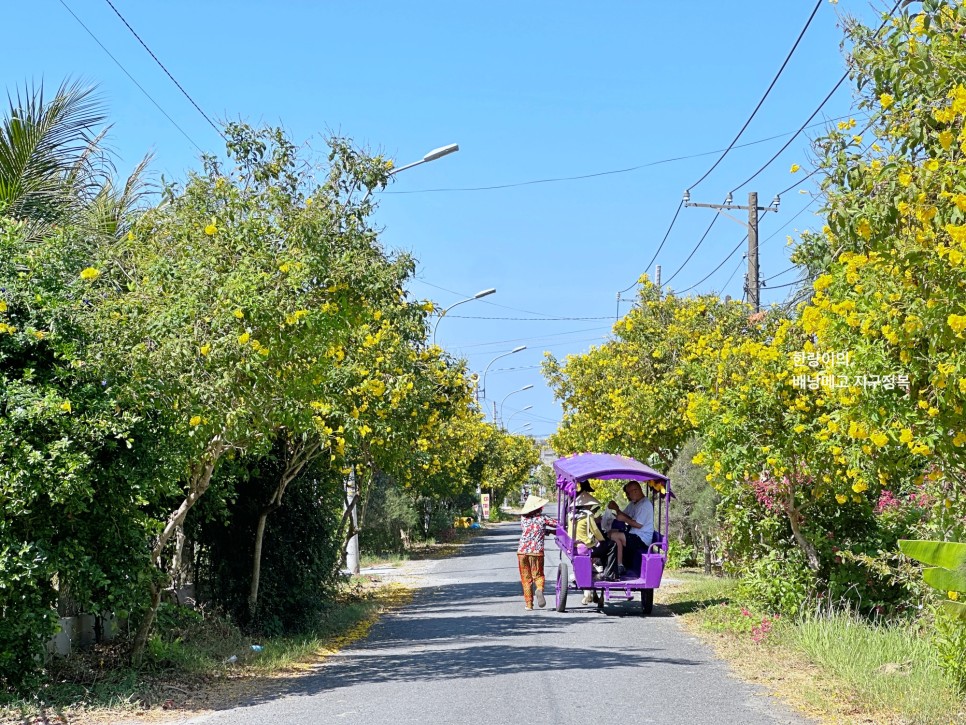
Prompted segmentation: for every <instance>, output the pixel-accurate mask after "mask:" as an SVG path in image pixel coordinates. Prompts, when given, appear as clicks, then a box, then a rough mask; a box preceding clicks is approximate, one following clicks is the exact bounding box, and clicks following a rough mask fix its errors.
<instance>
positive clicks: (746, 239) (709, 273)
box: [677, 234, 748, 295]
mask: <svg viewBox="0 0 966 725" xmlns="http://www.w3.org/2000/svg"><path fill="white" fill-rule="evenodd" d="M746 241H748V235H747V234H746V235H745V236H744V238H743V239H742V240H741V241H740V242H738V246H736V247H735V248H734V249H732V250H731V252H730V253H729V254H728V256H727V257H725V258H724V259H722V260H721V263H720V264H718V266H717V267H715V268H714V269H712V270H711V271H710V272H708V274H706V275H705V276H704V278H703V279H702V280H701V281H700V282H697V283H695V284H693V285H691V286H690V287H688V288H687V289H683V290H681V291H680V292H678V293H677V294H679V295H683V294H684V293H685V292H690V291H691V290H693V289H694V288H695V287H700V286H701V285H702V284H704V283H705V281H706V280H707V279H708V278H709V277H710V276H711V275H713V274H714V273H715V272H717V271H718V270H719V269H721V268H722V267H724V266H725V264H726V263H727V262H728V260H729V259H731V258H732V257H733V256H734V253H735V252H737V251H738V250H739V249H741V245H742V244H744V243H745V242H746ZM744 259H745V255H742V256H741V261H744ZM740 264H741V262H739V266H740ZM731 276H732V277H734V274H733V273H732V275H731ZM730 281H731V278H730V277H729V278H728V282H730ZM727 286H728V283H727V282H726V283H725V287H727ZM722 289H724V287H722Z"/></svg>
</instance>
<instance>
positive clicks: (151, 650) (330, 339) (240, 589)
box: [0, 82, 538, 703]
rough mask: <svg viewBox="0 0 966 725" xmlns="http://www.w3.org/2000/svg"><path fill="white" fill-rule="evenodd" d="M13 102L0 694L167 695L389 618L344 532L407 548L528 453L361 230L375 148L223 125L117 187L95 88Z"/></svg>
mask: <svg viewBox="0 0 966 725" xmlns="http://www.w3.org/2000/svg"><path fill="white" fill-rule="evenodd" d="M9 99H10V100H9V108H8V109H7V110H6V112H5V113H3V114H2V116H0V613H2V617H0V700H3V701H6V702H16V701H24V698H26V700H28V701H36V700H37V698H38V697H41V695H38V694H37V693H54V695H56V697H55V699H62V698H61V697H60V695H61V694H63V693H75V694H76V695H77V697H78V698H82V697H87V696H90V697H93V698H95V699H96V700H98V701H100V700H102V699H103V697H102V694H101V693H109V691H110V689H111V688H112V687H114V686H115V685H117V686H119V687H120V688H121V690H123V691H124V692H125V693H127V694H125V698H126V699H127V700H128V701H133V700H131V699H130V698H131V697H133V699H134V700H140V701H142V702H151V703H156V702H157V701H158V699H159V698H158V697H157V696H154V695H151V696H145V697H141V696H139V695H137V694H133V695H132V693H136V692H137V687H136V686H134V685H136V684H137V683H138V682H139V681H140V680H141V678H142V677H143V678H145V679H146V681H147V680H150V678H151V676H152V675H151V673H153V672H156V671H163V672H169V671H180V670H184V672H185V673H186V674H190V673H194V672H196V671H207V669H208V668H209V667H210V666H211V664H212V663H215V664H217V663H218V662H220V661H221V660H223V659H225V658H228V657H231V656H236V657H237V658H238V659H237V660H236V662H243V661H247V660H248V658H247V657H243V655H244V654H245V646H244V644H245V643H247V642H251V643H257V642H259V641H268V640H267V638H272V639H271V641H272V642H284V641H291V642H306V643H307V644H305V645H304V646H305V647H308V648H309V649H312V648H314V647H315V646H316V640H317V639H319V638H321V640H325V638H327V637H330V636H331V635H332V633H333V632H335V631H341V630H342V629H344V627H345V626H346V625H348V624H349V623H351V622H353V621H357V620H358V621H364V620H365V619H366V618H367V617H368V614H369V612H370V611H372V608H373V607H374V606H377V604H374V603H373V602H370V601H369V600H368V599H366V598H361V599H360V598H359V597H358V596H355V595H351V593H350V594H347V593H346V589H345V586H346V585H345V578H344V576H343V575H342V574H341V570H342V569H343V567H344V562H345V552H346V546H347V542H348V541H349V540H350V539H351V538H352V537H353V536H354V535H356V534H358V535H359V537H360V542H361V548H362V550H363V551H366V552H369V553H371V554H401V553H404V552H407V551H409V550H411V549H413V548H414V547H416V546H418V545H419V543H420V542H422V541H428V540H441V539H442V537H444V536H446V535H447V532H449V531H450V530H451V529H452V528H453V522H454V519H455V518H456V517H459V516H465V515H468V514H469V513H471V511H472V506H473V504H474V501H475V489H476V486H477V485H482V486H484V488H485V490H487V491H488V492H490V493H491V494H492V496H493V500H494V501H502V500H503V498H504V497H505V496H506V495H508V494H509V493H510V492H511V491H519V490H520V489H521V487H522V486H523V485H524V484H525V482H526V480H527V477H528V475H529V473H530V470H531V469H532V468H533V467H534V466H535V465H536V464H537V462H538V451H537V448H536V446H535V445H534V443H533V441H531V440H530V439H529V438H527V437H526V436H515V435H510V434H508V433H506V432H504V431H502V430H499V429H497V428H496V427H495V426H493V425H491V424H489V423H487V422H486V421H485V420H484V417H483V415H482V412H481V411H480V409H479V406H478V405H476V404H475V402H474V384H475V383H474V381H473V379H471V377H470V375H469V371H468V370H467V366H466V362H465V360H462V359H457V358H454V357H452V356H450V355H449V354H447V353H446V352H445V351H443V350H442V349H441V348H439V347H438V346H436V345H434V344H432V343H431V342H430V340H429V336H428V331H429V330H430V329H431V328H430V325H431V324H432V322H433V321H434V315H436V314H437V310H436V307H435V305H434V304H433V302H432V301H431V300H419V299H413V298H412V297H411V296H410V295H409V294H408V293H407V291H406V286H407V284H408V283H409V282H410V280H411V279H412V275H413V273H414V270H415V260H413V259H412V258H411V257H409V256H408V255H407V254H402V253H394V252H390V251H387V250H386V249H384V248H383V247H382V245H381V243H380V240H379V235H378V232H377V230H376V229H374V228H372V226H371V224H370V218H371V213H372V211H373V208H374V207H373V201H372V194H371V192H372V191H374V190H377V189H380V188H383V187H384V186H385V185H386V184H388V183H389V181H390V171H391V170H392V162H391V161H390V160H388V159H385V158H382V157H379V156H372V155H369V154H367V153H365V152H364V151H362V150H360V149H357V148H355V147H354V146H353V145H352V144H351V143H350V142H349V140H347V139H344V138H337V137H332V138H330V139H328V149H327V152H326V153H325V154H323V155H322V156H318V155H317V154H315V153H314V152H311V151H310V150H308V149H307V148H304V149H303V148H299V147H297V146H296V145H295V144H294V143H293V142H292V141H291V140H289V139H288V138H287V137H286V136H285V134H284V133H283V132H282V131H281V130H279V129H277V128H267V127H266V128H255V127H251V126H248V125H246V124H244V123H230V124H227V125H226V126H225V127H224V136H225V139H226V142H227V143H226V149H225V152H224V153H223V154H210V155H205V156H203V157H202V159H201V160H200V163H199V167H198V168H197V169H196V170H194V171H192V172H191V173H189V174H188V175H187V177H186V178H185V179H182V180H178V181H170V182H166V183H164V184H162V185H157V184H154V183H153V182H152V181H151V178H150V176H149V175H148V174H149V168H150V166H149V160H147V159H146V160H145V162H144V163H143V164H142V165H140V166H139V167H138V168H137V169H136V171H135V172H134V174H133V175H132V176H131V177H129V178H127V179H121V178H118V177H117V174H116V170H115V168H114V165H113V159H112V157H111V155H110V152H109V151H108V150H107V149H108V148H109V147H108V146H107V142H106V140H105V137H104V135H103V133H102V129H104V128H105V126H106V123H107V121H108V116H107V112H106V110H105V108H104V106H103V104H102V103H101V102H100V101H99V99H98V97H97V95H96V93H95V91H94V90H93V89H91V88H88V87H86V86H83V85H80V84H77V83H69V82H68V83H65V84H63V85H61V86H60V87H58V88H56V89H53V90H51V89H48V88H44V87H42V86H40V87H30V86H28V87H25V88H23V89H21V90H18V91H16V92H13V93H11V94H10V95H9ZM353 512H354V513H355V516H353V515H352V513H353ZM285 638H292V639H291V640H286V639H285ZM306 638H308V639H306ZM301 646H303V645H299V647H301ZM239 648H240V649H241V652H237V651H235V650H237V649H239ZM284 649H285V646H282V650H283V651H284ZM229 650H232V652H231V653H229ZM274 650H275V645H273V646H272V647H271V648H269V649H267V650H266V649H263V650H262V652H261V653H260V654H261V655H262V656H261V658H260V660H259V658H255V659H253V660H252V661H253V662H258V661H262V662H269V661H273V660H274V657H275V655H274V654H273V652H274ZM279 656H283V655H282V654H280V655H279ZM61 657H66V658H67V659H66V660H61V659H60V658H61ZM233 664H234V663H233ZM252 666H255V665H252ZM118 683H120V684H118ZM125 683H127V684H125ZM131 683H134V685H131ZM169 684H170V683H169ZM129 685H131V686H129ZM172 687H175V686H172ZM72 688H73V689H72ZM175 691H177V690H176V689H175ZM69 696H70V697H73V696H74V695H73V694H70V695H69ZM104 696H107V697H109V695H104ZM118 696H120V695H118ZM44 697H46V696H44Z"/></svg>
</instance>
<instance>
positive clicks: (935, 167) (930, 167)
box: [926, 159, 939, 171]
mask: <svg viewBox="0 0 966 725" xmlns="http://www.w3.org/2000/svg"><path fill="white" fill-rule="evenodd" d="M926 170H927V171H939V161H938V160H937V159H929V161H927V162H926Z"/></svg>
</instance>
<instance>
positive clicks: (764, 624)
mask: <svg viewBox="0 0 966 725" xmlns="http://www.w3.org/2000/svg"><path fill="white" fill-rule="evenodd" d="M671 576H672V577H673V578H674V579H678V580H680V581H681V582H682V583H681V584H680V585H676V586H672V587H667V588H664V587H662V589H660V590H658V591H659V592H660V595H659V596H660V601H661V602H663V603H665V604H666V605H667V606H669V608H670V609H672V610H673V611H674V612H675V613H676V614H679V615H680V616H681V620H680V621H681V622H682V623H683V624H684V626H685V627H686V628H687V629H689V630H690V631H692V632H693V633H695V634H698V635H700V636H701V637H702V638H703V639H704V640H705V641H706V642H707V643H709V644H710V645H711V646H712V647H713V648H714V649H715V651H716V653H717V654H718V655H719V656H721V657H723V658H724V659H727V660H728V661H729V662H730V664H731V665H732V667H733V669H734V670H735V671H736V672H737V673H738V674H739V675H740V676H742V677H743V678H744V679H747V680H749V681H753V682H757V683H760V684H762V685H764V686H766V687H768V688H770V689H771V690H772V691H773V692H774V693H775V694H776V695H778V696H779V697H780V698H782V699H783V700H785V701H786V702H788V703H790V704H791V705H793V706H794V707H796V708H798V709H799V710H801V711H803V712H805V713H807V714H809V715H811V716H813V717H817V718H820V719H821V720H823V721H825V722H874V723H896V724H898V723H903V724H908V723H923V724H926V725H928V724H931V723H944V724H946V723H966V699H964V698H963V697H962V695H961V694H958V693H957V691H956V688H955V686H954V685H953V683H952V682H951V680H950V679H949V678H948V677H947V676H945V675H944V673H943V672H942V671H941V670H940V668H939V666H938V663H937V658H936V654H935V652H934V650H933V647H932V646H931V644H930V642H929V640H928V633H925V634H923V633H921V632H919V631H917V630H916V629H914V628H913V627H911V626H887V625H884V624H873V623H870V622H868V621H866V620H864V619H862V618H860V617H858V616H856V615H854V614H852V613H850V612H848V611H832V612H829V611H823V612H815V613H812V614H810V615H808V616H803V617H799V618H775V617H772V616H770V615H769V614H768V613H766V612H762V611H759V610H755V608H754V607H751V606H743V605H742V604H741V603H740V602H737V601H735V596H734V594H735V587H736V581H734V580H729V579H725V578H718V577H708V576H704V575H702V574H697V573H682V572H679V571H676V572H673V573H672V574H671Z"/></svg>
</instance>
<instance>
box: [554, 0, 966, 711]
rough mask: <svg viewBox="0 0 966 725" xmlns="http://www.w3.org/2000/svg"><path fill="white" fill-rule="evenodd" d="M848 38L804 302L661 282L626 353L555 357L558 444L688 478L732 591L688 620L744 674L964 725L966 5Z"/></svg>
mask: <svg viewBox="0 0 966 725" xmlns="http://www.w3.org/2000/svg"><path fill="white" fill-rule="evenodd" d="M844 27H845V30H846V35H847V38H846V40H847V43H846V45H847V47H848V48H849V57H848V63H849V68H850V78H851V82H852V84H853V91H854V93H855V96H856V98H857V103H856V109H855V117H854V118H850V119H843V120H840V121H838V122H837V123H835V124H830V125H829V128H828V129H827V131H826V132H825V133H824V134H823V135H822V136H820V137H819V138H817V139H816V140H815V141H814V144H813V147H814V162H815V163H814V169H813V171H812V173H811V174H808V175H809V176H813V175H814V176H816V177H817V178H818V179H820V182H819V192H818V193H817V194H816V195H815V196H814V197H813V201H814V202H816V209H817V212H818V214H819V215H820V216H821V217H822V218H823V220H824V224H823V225H822V226H821V229H820V231H817V232H802V233H801V234H798V235H797V237H794V238H793V237H789V240H788V241H789V245H790V246H792V256H791V259H792V261H793V262H794V264H795V265H796V266H797V267H798V271H799V282H798V285H797V287H795V288H793V292H792V294H791V295H790V297H789V299H788V301H787V303H786V304H784V305H776V306H773V307H771V308H769V309H767V310H761V311H757V310H753V309H751V308H750V307H749V306H748V305H747V304H745V303H743V302H741V301H738V300H725V299H721V298H719V297H718V296H717V295H714V294H707V295H701V296H696V297H692V296H678V295H675V294H674V292H673V290H669V289H662V288H658V287H657V286H655V285H654V284H653V283H652V282H651V281H650V280H649V279H648V277H647V276H646V275H644V276H642V277H641V278H640V285H639V291H638V297H637V300H636V302H635V304H634V305H633V307H632V309H631V310H630V311H629V312H628V313H627V314H626V315H625V316H624V317H623V318H621V319H620V320H618V321H617V322H616V323H615V325H614V338H613V340H611V341H609V342H607V343H605V344H602V345H600V346H598V347H595V348H592V349H591V350H590V351H589V352H588V353H586V354H583V355H575V356H570V357H568V358H567V359H566V360H557V359H556V358H554V357H553V356H548V358H547V360H546V362H545V365H544V372H545V375H546V377H547V379H548V380H549V382H550V384H551V386H552V387H553V388H554V390H555V392H556V395H557V398H558V399H559V400H560V401H561V404H562V406H563V410H564V416H563V421H562V423H561V425H560V427H559V428H558V430H557V432H556V434H555V435H554V436H552V438H551V441H550V443H551V445H552V447H553V448H554V450H555V451H557V452H558V453H559V454H561V455H565V454H569V453H573V452H578V451H584V450H602V451H609V452H614V453H622V454H626V455H630V456H634V457H635V458H638V459H640V460H643V461H645V462H648V463H650V464H652V465H654V466H656V467H658V468H659V469H661V470H664V471H669V472H670V477H671V481H672V487H673V490H674V491H675V493H676V496H677V498H676V500H675V503H674V504H672V509H671V510H672V519H674V520H675V523H674V525H673V527H674V528H673V529H672V532H671V534H672V536H673V537H674V542H673V543H672V545H671V547H670V552H669V555H670V559H671V564H672V565H678V566H681V565H686V566H691V567H699V568H700V569H701V570H702V571H704V572H705V573H708V574H710V573H717V574H724V575H727V576H728V577H729V579H730V581H728V583H727V584H725V583H723V582H724V580H719V581H713V580H707V581H705V580H702V581H699V582H697V583H692V584H691V586H693V587H696V588H695V590H694V592H695V593H694V594H693V595H688V596H689V597H691V598H689V599H686V600H682V601H681V602H679V603H678V604H675V605H673V606H675V607H677V608H678V609H679V610H682V611H683V610H687V609H696V610H699V611H695V612H694V613H693V614H692V615H689V616H693V617H694V618H695V619H696V621H697V622H698V625H697V626H699V627H701V628H707V629H711V630H714V631H718V632H720V633H722V634H726V635H728V637H729V639H728V640H727V641H729V642H733V643H740V646H739V645H738V644H735V647H736V648H737V649H736V652H738V653H739V655H740V656H741V657H747V658H748V659H749V660H750V661H751V662H754V663H757V662H758V661H759V660H760V657H759V656H757V655H755V654H754V653H755V652H756V651H757V650H756V649H755V648H756V647H770V646H771V643H773V642H780V643H781V647H782V651H783V652H785V651H787V652H792V653H795V655H796V656H799V657H801V656H805V657H806V658H807V661H808V662H810V663H812V664H813V665H814V671H813V675H814V677H815V678H818V679H820V680H822V681H826V680H828V681H835V682H837V683H839V684H840V685H841V687H843V688H844V690H843V691H842V692H847V693H849V695H848V699H849V702H854V703H857V705H856V706H857V707H858V708H859V709H860V710H861V711H863V712H878V711H879V710H882V711H884V712H885V711H890V712H901V713H905V715H903V716H897V717H900V718H901V717H906V718H907V721H913V722H920V721H923V722H934V721H935V722H948V721H949V718H950V717H953V716H954V715H952V714H954V713H960V712H962V710H963V705H962V703H963V700H962V698H963V696H964V695H966V658H964V652H966V606H964V603H963V600H964V598H966V544H964V543H961V542H964V541H966V417H964V409H966V343H964V340H966V338H964V335H966V73H964V71H963V69H964V68H966V8H964V6H963V5H962V4H961V3H955V2H940V1H938V0H926V1H925V2H923V3H921V5H920V4H916V5H915V6H914V7H910V4H908V3H900V4H899V6H898V8H897V10H896V12H895V13H894V14H893V15H888V14H886V15H884V16H883V22H882V25H881V27H873V28H867V27H863V26H861V25H859V24H857V23H854V22H852V21H848V20H847V21H846V22H845V23H844ZM804 165H805V164H804V161H803V163H802V164H794V165H792V167H791V169H790V173H791V174H792V178H791V181H792V182H794V180H795V178H800V177H795V176H794V175H795V174H800V175H801V177H804V176H805V173H804V171H803V166H804ZM802 181H804V178H802ZM789 188H790V189H795V188H796V186H795V184H794V183H793V184H792V186H791V187H789ZM600 485H601V486H602V487H606V484H603V483H602V484H600ZM923 564H925V565H926V566H925V569H923V566H922V565H923ZM694 597H697V599H695V598H694ZM718 600H720V601H718ZM701 602H708V603H711V602H713V603H714V606H707V607H705V606H704V605H703V604H702V603H701ZM741 657H739V659H740V658H741ZM752 669H753V668H752ZM744 670H745V671H748V670H749V668H748V667H745V668H744ZM828 697H829V698H830V699H832V700H841V699H842V698H841V693H838V694H836V693H831V692H830V693H828ZM944 713H945V715H944ZM944 717H945V720H944Z"/></svg>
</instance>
